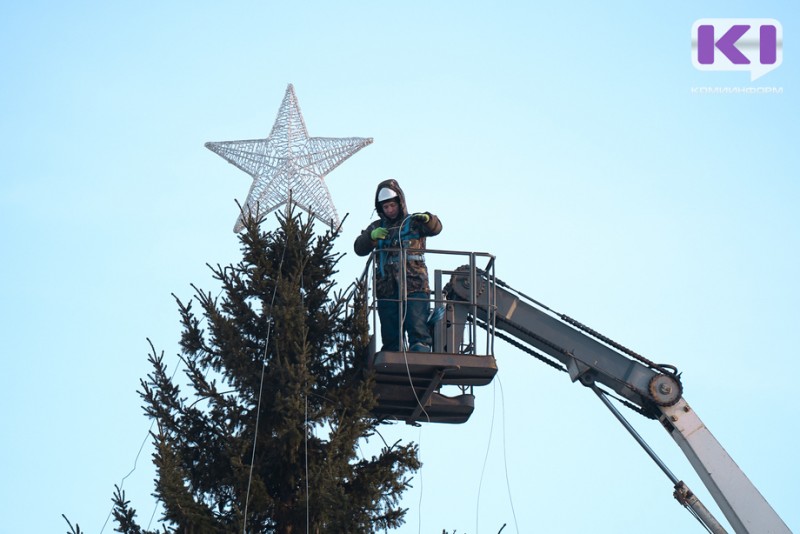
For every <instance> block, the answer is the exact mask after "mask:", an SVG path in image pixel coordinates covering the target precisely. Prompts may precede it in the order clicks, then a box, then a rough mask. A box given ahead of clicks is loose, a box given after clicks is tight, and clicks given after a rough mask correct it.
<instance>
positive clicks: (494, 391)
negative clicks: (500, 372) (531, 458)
mask: <svg viewBox="0 0 800 534" xmlns="http://www.w3.org/2000/svg"><path fill="white" fill-rule="evenodd" d="M496 397H497V386H496V385H495V384H494V383H492V423H491V425H490V426H489V441H488V442H487V443H486V455H485V456H484V457H483V467H482V468H481V478H480V481H479V482H478V500H477V502H476V504H475V534H478V520H479V518H480V513H481V489H482V488H483V474H484V472H486V463H487V462H488V461H489V450H490V449H491V447H492V435H494V414H495V407H496V402H495V399H496Z"/></svg>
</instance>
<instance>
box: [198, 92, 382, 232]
mask: <svg viewBox="0 0 800 534" xmlns="http://www.w3.org/2000/svg"><path fill="white" fill-rule="evenodd" d="M370 143H372V138H371V137H370V138H362V137H343V138H332V137H309V136H308V131H307V130H306V124H305V122H304V121H303V115H302V114H301V113H300V106H299V105H298V103H297V97H296V96H295V94H294V87H293V86H292V84H289V86H288V87H287V88H286V94H285V95H284V97H283V102H282V103H281V107H280V109H279V110H278V116H277V117H276V118H275V124H273V126H272V132H270V134H269V137H267V138H266V139H253V140H248V141H221V142H215V143H206V144H205V146H206V148H208V149H209V150H212V151H213V152H216V153H217V154H218V155H220V156H222V157H223V158H225V159H226V160H227V161H228V163H231V164H233V165H235V166H237V167H239V168H240V169H242V170H243V171H244V172H246V173H247V174H249V175H250V176H252V177H253V184H252V185H251V186H250V192H249V193H248V194H247V200H246V201H245V203H244V206H243V208H242V213H241V214H240V215H239V218H238V219H237V220H236V225H235V226H234V228H233V231H234V232H239V231H240V230H242V228H244V224H243V220H244V216H245V215H246V214H247V213H249V214H251V215H253V216H255V217H260V216H264V215H266V214H268V213H270V212H272V211H274V210H276V209H278V208H280V207H281V206H283V205H286V204H289V203H292V204H295V205H297V206H299V207H300V208H302V209H304V210H305V211H307V212H308V213H310V214H311V215H312V216H314V217H316V218H317V219H319V220H321V221H322V222H324V223H326V224H328V225H330V226H331V228H336V227H337V226H338V225H339V224H340V221H339V215H338V214H337V213H336V208H335V207H334V205H333V200H332V199H331V195H330V192H329V191H328V187H327V186H326V185H325V181H324V178H325V176H326V175H327V174H328V173H330V172H331V171H332V170H333V169H335V168H336V167H338V166H339V165H340V164H341V163H342V162H343V161H344V160H346V159H347V158H349V157H350V156H352V155H353V154H355V153H356V152H358V151H359V150H361V149H362V148H364V147H365V146H367V145H369V144H370Z"/></svg>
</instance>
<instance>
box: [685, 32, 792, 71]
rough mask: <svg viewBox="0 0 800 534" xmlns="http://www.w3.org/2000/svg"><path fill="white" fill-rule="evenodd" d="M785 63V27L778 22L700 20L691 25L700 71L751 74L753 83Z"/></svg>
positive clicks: (693, 48) (694, 56) (694, 62)
mask: <svg viewBox="0 0 800 534" xmlns="http://www.w3.org/2000/svg"><path fill="white" fill-rule="evenodd" d="M782 62H783V27H782V26H781V23H780V22H778V21H777V20H775V19H700V20H696V21H695V23H694V25H692V65H694V68H696V69H698V70H718V71H726V70H727V71H735V70H744V71H750V81H753V80H755V79H757V78H760V77H761V76H763V75H765V74H767V73H768V72H770V71H772V70H775V69H777V68H778V67H779V66H780V64H781V63H782Z"/></svg>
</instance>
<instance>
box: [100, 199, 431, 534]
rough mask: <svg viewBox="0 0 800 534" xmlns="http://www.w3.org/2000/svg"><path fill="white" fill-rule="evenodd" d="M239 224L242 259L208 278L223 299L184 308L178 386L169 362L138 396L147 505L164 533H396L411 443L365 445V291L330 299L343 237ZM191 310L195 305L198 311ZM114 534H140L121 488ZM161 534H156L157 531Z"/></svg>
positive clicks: (285, 220) (414, 465) (295, 224)
mask: <svg viewBox="0 0 800 534" xmlns="http://www.w3.org/2000/svg"><path fill="white" fill-rule="evenodd" d="M277 219H278V223H279V225H278V228H277V229H275V230H274V231H263V230H262V224H261V222H262V221H258V220H254V219H252V218H250V219H248V220H246V222H245V228H244V231H243V232H241V233H240V234H239V240H240V243H241V250H242V259H241V261H240V262H239V263H238V264H235V265H229V266H226V267H222V266H216V267H210V268H211V270H212V273H213V277H214V279H215V280H216V281H218V282H219V283H220V285H221V291H220V292H219V295H218V296H216V297H214V296H212V293H211V292H207V291H203V290H201V289H199V288H197V287H194V286H193V287H194V290H195V296H194V299H193V300H192V301H189V302H186V303H184V302H182V301H181V300H180V299H179V298H177V297H176V301H177V303H178V307H179V309H180V316H181V323H182V327H183V332H182V335H181V341H180V346H181V360H182V362H183V364H184V365H185V369H184V371H185V377H186V380H185V382H184V383H183V384H180V383H178V381H176V380H175V378H173V377H171V376H170V375H169V374H168V372H167V366H166V364H165V362H164V359H163V353H162V354H160V355H158V354H157V352H156V350H155V349H154V350H153V351H152V352H151V354H150V362H151V363H152V365H153V370H152V372H151V373H150V374H149V375H148V376H147V377H146V379H143V380H142V381H141V390H140V395H141V396H142V399H143V400H144V403H145V404H144V409H145V412H146V414H147V416H148V417H150V418H152V419H154V420H155V422H156V423H157V430H155V431H154V432H153V438H154V443H155V452H154V454H153V458H154V463H155V465H156V469H157V479H156V488H155V493H154V495H155V497H156V498H157V499H158V501H159V503H160V504H161V507H162V508H163V514H162V518H161V519H162V522H163V525H162V527H163V528H164V529H165V530H167V531H170V532H182V533H192V534H201V533H203V534H204V533H223V532H224V533H228V532H258V533H263V532H281V533H300V532H306V531H308V532H374V531H376V530H383V529H393V528H396V527H398V526H400V525H401V524H402V523H403V518H404V515H405V510H404V509H402V508H401V507H400V506H399V501H400V497H401V495H402V493H403V492H404V491H405V490H406V489H407V488H408V487H409V482H410V474H411V473H412V472H414V471H416V470H417V469H419V467H420V464H419V461H418V457H417V447H416V445H414V444H400V443H395V444H392V445H389V444H386V443H384V444H383V446H382V447H381V449H380V452H379V453H377V454H376V455H373V456H371V457H370V458H364V457H360V456H359V454H358V451H359V448H358V446H359V444H360V443H363V441H364V440H367V439H369V438H370V437H373V436H374V435H375V433H376V429H377V425H378V421H377V420H376V419H375V418H373V417H372V416H371V415H370V409H371V408H372V407H373V406H374V404H375V397H374V393H373V381H372V377H371V375H370V372H369V370H368V368H367V361H368V354H367V350H368V343H369V329H368V323H367V313H366V312H367V310H366V309H365V300H364V298H363V288H361V287H358V285H357V284H356V285H354V291H352V292H349V293H345V292H343V291H339V290H336V289H335V282H334V275H335V274H336V272H337V271H336V265H337V263H338V261H339V259H340V257H341V255H339V254H336V253H334V252H333V244H334V241H335V239H336V237H337V235H338V234H337V232H335V231H330V230H329V231H327V232H326V233H325V234H324V235H316V234H315V233H314V228H313V218H312V217H309V218H308V219H307V220H303V219H302V218H301V217H300V216H295V215H293V214H292V212H289V213H287V214H285V215H279V216H278V217H277ZM195 304H197V305H198V307H199V315H198V312H196V311H195V309H194V307H195ZM113 502H114V510H113V513H114V518H115V520H116V522H117V529H116V530H117V531H118V532H124V533H131V534H132V533H148V531H147V530H143V529H142V528H141V527H140V526H139V525H138V524H137V523H136V518H135V516H136V512H135V510H134V509H133V508H132V507H131V505H130V503H129V502H128V501H127V500H126V498H125V494H124V492H122V491H121V490H120V489H117V491H116V492H115V495H114V498H113ZM153 532H155V531H153Z"/></svg>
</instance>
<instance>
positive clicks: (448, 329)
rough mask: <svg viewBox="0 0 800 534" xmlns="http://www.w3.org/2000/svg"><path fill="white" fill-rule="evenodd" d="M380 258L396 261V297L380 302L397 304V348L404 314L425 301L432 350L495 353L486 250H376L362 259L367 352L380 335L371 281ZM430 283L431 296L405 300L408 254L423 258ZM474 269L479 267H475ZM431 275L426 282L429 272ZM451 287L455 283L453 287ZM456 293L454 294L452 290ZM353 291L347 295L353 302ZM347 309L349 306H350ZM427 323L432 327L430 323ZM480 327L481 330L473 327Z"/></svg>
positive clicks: (490, 261) (492, 283)
mask: <svg viewBox="0 0 800 534" xmlns="http://www.w3.org/2000/svg"><path fill="white" fill-rule="evenodd" d="M380 254H385V255H386V256H384V261H386V259H387V258H392V259H393V260H394V261H392V263H395V262H396V263H398V264H399V265H400V267H401V268H400V269H398V270H397V279H396V283H397V288H398V291H397V295H398V296H397V297H395V298H381V299H380V300H383V301H390V302H395V303H397V306H398V310H399V312H400V313H398V317H399V319H398V323H397V329H398V330H397V331H398V334H399V335H398V339H400V340H401V347H400V350H401V351H403V350H404V349H405V348H407V347H405V343H404V340H405V335H404V332H403V311H404V310H405V309H406V308H405V305H406V303H407V302H411V301H423V300H424V301H427V302H429V303H430V306H429V308H430V310H431V313H430V315H429V319H430V321H429V327H430V328H431V330H432V337H433V347H432V349H433V352H437V353H451V354H470V355H485V356H493V355H494V325H495V310H496V278H495V257H494V256H493V255H491V254H488V253H485V252H469V251H454V250H436V249H426V250H420V249H409V248H383V249H380V250H375V251H373V253H372V254H371V255H370V257H369V258H368V260H367V264H366V266H365V267H364V271H363V273H362V274H361V276H360V278H359V279H358V280H357V282H356V284H361V285H362V287H364V288H365V291H364V293H363V298H365V299H366V302H365V303H364V304H365V309H366V310H368V312H369V313H370V336H371V340H372V347H371V348H372V353H373V354H374V353H375V352H376V351H375V348H376V347H377V337H378V335H379V334H378V333H379V332H380V327H379V322H378V321H379V318H378V300H379V299H378V296H377V294H376V281H377V279H378V276H380V275H381V274H380V273H379V265H380V257H379V255H380ZM423 254H424V257H425V261H426V267H427V269H428V275H429V285H430V284H431V281H432V287H431V291H432V294H431V297H425V298H409V297H408V296H407V280H406V278H407V272H406V266H407V263H406V260H407V258H408V256H419V255H423ZM438 263H447V264H449V265H451V266H455V267H450V268H437V266H436V264H438ZM479 265H483V266H482V267H479ZM431 270H432V271H433V277H432V280H431V277H430V274H431ZM455 285H459V287H458V288H456V287H455ZM456 289H458V291H456ZM355 293H356V287H355V284H354V287H353V289H352V290H351V292H350V295H349V296H348V298H349V299H352V298H355V297H354V296H355ZM348 308H352V306H351V305H349V306H348ZM431 323H432V324H431ZM481 323H482V325H483V326H481V328H478V326H479V325H480V324H481Z"/></svg>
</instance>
